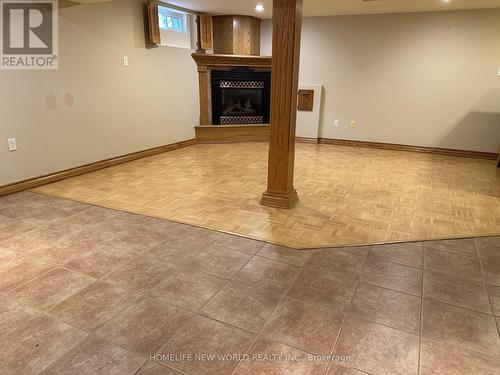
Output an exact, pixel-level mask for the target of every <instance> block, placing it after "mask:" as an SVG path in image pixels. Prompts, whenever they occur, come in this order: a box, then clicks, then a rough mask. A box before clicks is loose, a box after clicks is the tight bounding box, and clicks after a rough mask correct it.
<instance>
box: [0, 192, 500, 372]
mask: <svg viewBox="0 0 500 375" xmlns="http://www.w3.org/2000/svg"><path fill="white" fill-rule="evenodd" d="M499 324H500V237H490V238H477V239H466V240H453V241H437V242H418V243H402V244H393V245H383V246H364V247H352V248H336V249H315V250H314V249H313V250H292V249H288V248H284V247H279V246H276V245H270V244H266V243H264V242H259V241H254V240H249V239H246V238H242V237H235V236H231V235H227V234H223V233H220V232H214V231H209V230H204V229H199V228H195V227H191V226H187V225H183V224H176V223H173V222H169V221H165V220H160V219H154V218H150V217H145V216H137V215H133V214H128V213H123V212H119V211H113V210H108V209H103V208H99V207H95V206H89V205H85V204H81V203H75V202H72V201H68V200H63V199H57V198H51V197H47V196H44V195H39V194H35V193H22V194H17V195H13V196H9V197H4V198H0V347H1V348H2V350H1V351H0V374H2V375H10V374H12V375H19V374H22V375H29V374H41V373H42V374H44V375H47V374H51V375H52V374H53V375H60V374H67V375H74V374H79V375H87V374H88V375H101V374H102V375H109V374H119V375H127V374H131V375H132V374H139V375H146V374H147V375H161V374H167V375H171V374H178V373H184V374H217V375H224V374H240V375H241V374H259V375H260V374H266V375H272V374H304V375H306V374H307V375H309V374H329V375H333V374H336V375H339V374H343V375H346V374H380V375H389V374H401V375H411V374H421V375H434V374H440V375H457V374H458V375H462V374H463V375H483V374H484V375H494V374H499V373H500V337H499V330H498V327H499Z"/></svg>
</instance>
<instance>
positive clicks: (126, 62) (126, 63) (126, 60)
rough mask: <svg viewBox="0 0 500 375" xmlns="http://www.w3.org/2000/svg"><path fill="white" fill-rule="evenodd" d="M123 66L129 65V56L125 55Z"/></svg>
mask: <svg viewBox="0 0 500 375" xmlns="http://www.w3.org/2000/svg"><path fill="white" fill-rule="evenodd" d="M123 66H128V56H123Z"/></svg>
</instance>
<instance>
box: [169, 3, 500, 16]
mask: <svg viewBox="0 0 500 375" xmlns="http://www.w3.org/2000/svg"><path fill="white" fill-rule="evenodd" d="M167 2H169V3H171V4H173V5H177V6H180V7H183V8H188V9H192V10H195V11H198V12H204V13H210V14H247V15H253V16H255V17H259V18H270V17H271V16H272V0H255V1H253V0H231V1H228V0H172V1H167ZM257 5H263V6H264V11H262V12H257V11H256V9H255V7H256V6H257ZM493 8H500V0H450V1H444V0H369V1H365V0H304V16H306V17H313V16H329V15H349V14H384V13H413V12H435V11H446V10H465V9H493Z"/></svg>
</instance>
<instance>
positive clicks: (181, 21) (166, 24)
mask: <svg viewBox="0 0 500 375" xmlns="http://www.w3.org/2000/svg"><path fill="white" fill-rule="evenodd" d="M158 18H159V21H160V29H162V30H170V31H177V32H179V33H186V32H187V20H186V19H187V15H186V13H180V12H176V11H173V10H170V9H169V8H167V7H163V6H159V7H158Z"/></svg>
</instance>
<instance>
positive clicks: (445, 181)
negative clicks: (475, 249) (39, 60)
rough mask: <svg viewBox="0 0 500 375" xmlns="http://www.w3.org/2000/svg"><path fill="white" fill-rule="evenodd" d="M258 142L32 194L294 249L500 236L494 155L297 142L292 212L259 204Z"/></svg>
mask: <svg viewBox="0 0 500 375" xmlns="http://www.w3.org/2000/svg"><path fill="white" fill-rule="evenodd" d="M267 153H268V145H267V144H266V143H241V144H205V145H195V146H191V147H187V148H183V149H180V150H176V151H172V152H167V153H164V154H160V155H156V156H153V157H149V158H145V159H141V160H137V161H134V162H131V163H126V164H122V165H118V166H114V167H111V168H106V169H103V170H100V171H97V172H94V173H89V174H86V175H82V176H78V177H75V178H71V179H67V180H64V181H61V182H57V183H54V184H51V185H46V186H42V187H40V188H38V189H36V191H38V192H42V193H44V194H49V195H52V196H57V197H64V198H70V199H73V200H77V201H80V202H85V203H91V204H96V205H99V206H102V207H107V208H113V209H119V210H125V211H128V212H134V213H140V214H144V215H149V216H155V217H160V218H164V219H169V220H174V221H179V222H182V223H188V224H194V225H197V226H201V227H204V228H211V229H216V230H221V231H225V232H228V233H236V234H240V235H244V236H247V237H251V238H255V239H258V240H263V241H267V242H272V243H276V244H279V245H284V246H289V247H294V248H317V247H322V246H340V245H352V244H372V243H380V242H390V241H400V240H403V241H408V240H429V239H440V238H451V237H465V236H472V237H474V236H476V237H477V236H484V235H500V169H498V168H495V162H494V161H493V160H479V159H469V158H461V157H451V156H441V155H429V154H421V153H414V152H402V151H388V150H376V149H367V148H359V147H345V146H333V145H323V144H320V145H312V144H301V143H299V144H297V151H296V168H295V187H296V188H297V190H298V194H299V198H300V202H299V204H298V205H297V206H296V207H294V208H293V209H292V210H279V209H273V208H267V207H262V206H260V205H259V199H260V196H261V195H262V193H263V192H264V190H265V188H266V178H267Z"/></svg>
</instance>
